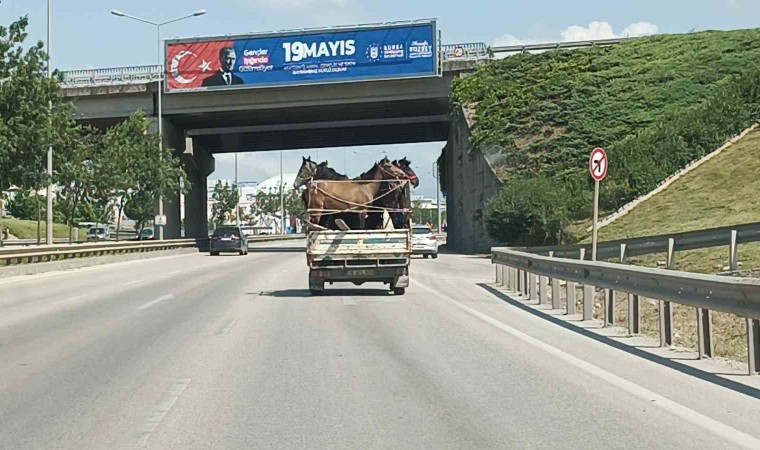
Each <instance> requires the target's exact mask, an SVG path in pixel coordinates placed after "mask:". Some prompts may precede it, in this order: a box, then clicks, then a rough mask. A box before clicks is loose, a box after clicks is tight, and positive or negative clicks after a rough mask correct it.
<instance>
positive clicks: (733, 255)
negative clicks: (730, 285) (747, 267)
mask: <svg viewBox="0 0 760 450" xmlns="http://www.w3.org/2000/svg"><path fill="white" fill-rule="evenodd" d="M737 235H738V233H737V231H736V230H731V244H730V245H729V246H728V267H729V269H730V270H731V272H738V271H739V248H738V245H737V243H736V238H737Z"/></svg>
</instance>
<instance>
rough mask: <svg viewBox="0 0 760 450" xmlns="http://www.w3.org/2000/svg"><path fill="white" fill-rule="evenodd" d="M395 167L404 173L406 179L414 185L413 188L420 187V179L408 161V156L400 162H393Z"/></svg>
mask: <svg viewBox="0 0 760 450" xmlns="http://www.w3.org/2000/svg"><path fill="white" fill-rule="evenodd" d="M393 165H394V166H396V167H398V168H399V169H401V170H402V171H403V172H404V174H405V175H406V178H407V179H408V180H409V181H410V182H411V183H412V186H414V187H417V186H419V185H420V179H419V177H417V174H416V173H414V170H412V162H411V161H409V160H408V159H406V156H404V157H403V158H402V159H400V160H398V161H393Z"/></svg>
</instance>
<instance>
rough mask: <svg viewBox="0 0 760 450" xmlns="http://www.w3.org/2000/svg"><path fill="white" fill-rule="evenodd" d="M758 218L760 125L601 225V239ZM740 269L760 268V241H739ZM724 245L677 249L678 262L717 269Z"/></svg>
mask: <svg viewBox="0 0 760 450" xmlns="http://www.w3.org/2000/svg"><path fill="white" fill-rule="evenodd" d="M749 222H760V129H755V130H754V131H752V132H750V133H749V134H747V135H746V136H745V137H744V138H742V139H741V140H739V141H738V142H737V143H735V144H734V145H732V146H730V147H728V148H727V149H726V150H724V151H723V152H721V153H720V154H719V155H717V156H716V157H714V158H712V159H710V160H709V161H707V162H705V163H704V164H702V165H701V166H699V167H697V168H696V169H694V170H693V171H691V172H689V173H688V174H686V175H684V176H683V177H681V178H679V179H678V180H676V181H675V182H673V184H671V185H670V186H668V188H666V189H665V190H664V191H662V192H660V193H659V194H657V195H655V196H653V197H652V198H650V199H648V200H646V201H644V202H643V203H641V204H640V205H638V206H637V207H636V208H634V209H633V210H631V212H629V213H628V214H626V215H625V216H623V217H621V218H619V219H618V220H616V221H614V222H612V223H611V224H610V225H608V226H606V227H604V228H602V229H601V230H599V239H600V240H611V239H622V238H627V237H638V236H649V235H655V234H665V233H677V232H682V231H692V230H699V229H704V228H714V227H722V226H728V225H736V224H742V223H749ZM739 257H740V260H741V261H742V270H750V269H760V244H746V245H742V246H740V249H739ZM727 259H728V250H727V249H725V248H716V249H707V250H699V251H690V252H680V253H678V254H677V258H676V263H677V268H679V269H681V270H687V271H691V272H707V273H710V272H718V271H720V270H721V269H722V268H723V266H725V265H726V263H727Z"/></svg>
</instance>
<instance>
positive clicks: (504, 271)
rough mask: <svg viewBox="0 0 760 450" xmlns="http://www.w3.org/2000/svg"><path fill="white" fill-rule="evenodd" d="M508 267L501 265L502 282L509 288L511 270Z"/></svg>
mask: <svg viewBox="0 0 760 450" xmlns="http://www.w3.org/2000/svg"><path fill="white" fill-rule="evenodd" d="M507 269H509V268H508V267H507V266H501V284H502V285H504V286H506V287H507V289H509V288H510V287H511V286H510V285H509V271H508V270H507Z"/></svg>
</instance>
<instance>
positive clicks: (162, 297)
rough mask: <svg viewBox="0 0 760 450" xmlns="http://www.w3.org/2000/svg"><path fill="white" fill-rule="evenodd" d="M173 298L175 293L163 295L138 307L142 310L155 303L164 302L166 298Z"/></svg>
mask: <svg viewBox="0 0 760 450" xmlns="http://www.w3.org/2000/svg"><path fill="white" fill-rule="evenodd" d="M173 298H174V295H173V294H166V295H162V296H161V297H158V298H157V299H155V300H152V301H150V302H148V303H146V304H144V305H142V306H141V307H139V308H137V309H140V310H142V309H148V308H150V307H151V306H153V305H155V304H158V303H161V302H163V301H164V300H171V299H173Z"/></svg>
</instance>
